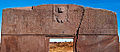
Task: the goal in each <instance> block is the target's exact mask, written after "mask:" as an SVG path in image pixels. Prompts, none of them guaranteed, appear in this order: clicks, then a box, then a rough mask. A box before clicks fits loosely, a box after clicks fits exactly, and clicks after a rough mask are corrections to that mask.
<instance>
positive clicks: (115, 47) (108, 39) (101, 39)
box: [77, 35, 119, 52]
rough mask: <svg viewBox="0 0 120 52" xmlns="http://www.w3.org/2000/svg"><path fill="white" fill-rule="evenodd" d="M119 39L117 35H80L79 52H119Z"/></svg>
mask: <svg viewBox="0 0 120 52" xmlns="http://www.w3.org/2000/svg"><path fill="white" fill-rule="evenodd" d="M118 42H119V39H118V36H115V35H79V36H78V41H77V51H78V52H119V43H118Z"/></svg>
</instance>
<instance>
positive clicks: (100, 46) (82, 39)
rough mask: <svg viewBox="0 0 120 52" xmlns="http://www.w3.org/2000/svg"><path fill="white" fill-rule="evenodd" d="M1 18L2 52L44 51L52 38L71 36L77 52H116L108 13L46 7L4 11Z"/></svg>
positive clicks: (113, 25)
mask: <svg viewBox="0 0 120 52" xmlns="http://www.w3.org/2000/svg"><path fill="white" fill-rule="evenodd" d="M2 19H3V20H2V52H48V49H49V48H48V44H49V38H50V37H52V36H53V37H56V36H57V37H74V45H75V44H76V42H77V44H76V45H77V46H74V51H76V47H77V52H118V50H119V47H118V45H119V44H118V33H117V17H116V14H115V13H114V12H111V11H107V10H103V9H94V8H88V7H87V8H84V7H82V6H78V5H69V4H65V5H64V4H50V5H40V6H33V7H23V8H9V9H4V10H3V16H2ZM76 35H78V39H77V38H76V37H77V36H76ZM76 40H77V41H76Z"/></svg>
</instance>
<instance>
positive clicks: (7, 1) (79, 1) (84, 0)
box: [0, 0, 120, 35]
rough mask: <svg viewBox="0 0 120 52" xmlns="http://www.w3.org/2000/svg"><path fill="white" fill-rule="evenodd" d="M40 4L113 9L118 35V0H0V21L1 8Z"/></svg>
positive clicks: (0, 18) (119, 21) (119, 31)
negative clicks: (115, 14) (115, 15)
mask: <svg viewBox="0 0 120 52" xmlns="http://www.w3.org/2000/svg"><path fill="white" fill-rule="evenodd" d="M42 4H76V5H82V6H85V7H93V8H102V9H107V10H111V11H114V12H116V13H117V21H118V34H119V35H120V0H0V23H1V22H2V9H4V8H13V7H27V6H37V5H42ZM0 27H1V24H0ZM0 29H1V28H0ZM0 31H1V30H0Z"/></svg>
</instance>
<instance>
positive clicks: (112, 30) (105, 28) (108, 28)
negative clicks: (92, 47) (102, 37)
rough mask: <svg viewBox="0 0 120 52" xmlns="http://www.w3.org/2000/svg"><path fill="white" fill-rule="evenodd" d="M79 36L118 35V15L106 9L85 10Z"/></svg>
mask: <svg viewBox="0 0 120 52" xmlns="http://www.w3.org/2000/svg"><path fill="white" fill-rule="evenodd" d="M79 34H117V17H116V13H114V12H112V11H108V10H104V9H94V8H89V7H87V8H85V12H84V17H83V20H82V24H81V26H80V31H79Z"/></svg>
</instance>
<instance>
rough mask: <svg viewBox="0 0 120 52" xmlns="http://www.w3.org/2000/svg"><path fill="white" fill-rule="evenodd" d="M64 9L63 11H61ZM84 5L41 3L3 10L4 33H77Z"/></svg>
mask: <svg viewBox="0 0 120 52" xmlns="http://www.w3.org/2000/svg"><path fill="white" fill-rule="evenodd" d="M61 11H62V12H61ZM82 12H83V7H82V6H77V5H41V6H33V7H32V8H31V9H30V7H29V8H28V9H26V8H25V9H23V8H22V9H21V8H11V9H4V10H3V21H2V34H69V35H74V34H76V30H77V29H78V26H79V22H80V19H81V16H82Z"/></svg>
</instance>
